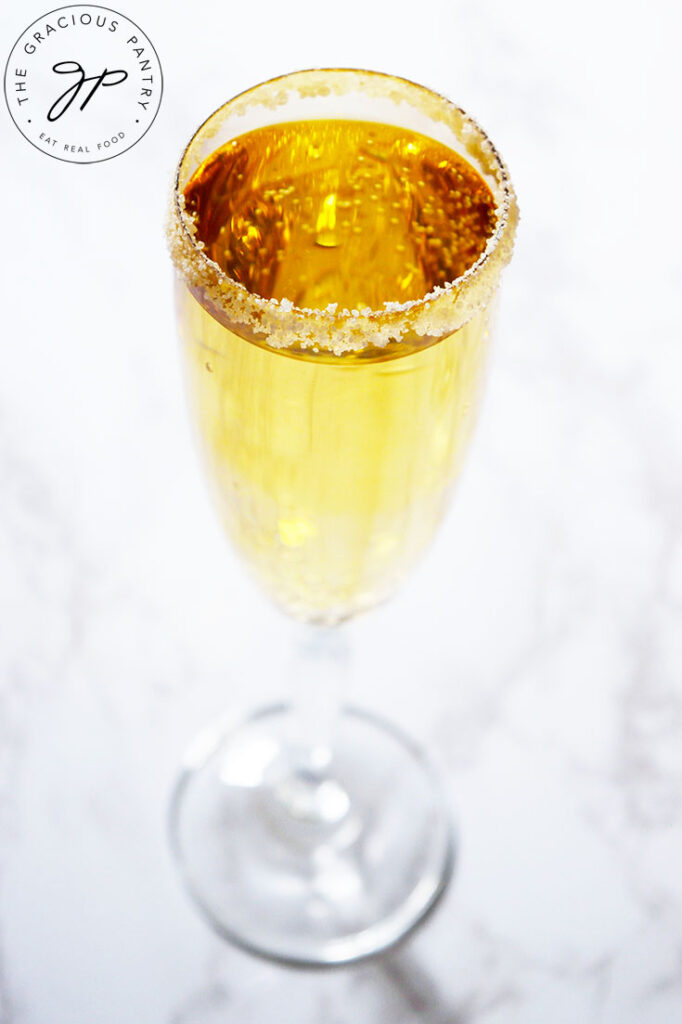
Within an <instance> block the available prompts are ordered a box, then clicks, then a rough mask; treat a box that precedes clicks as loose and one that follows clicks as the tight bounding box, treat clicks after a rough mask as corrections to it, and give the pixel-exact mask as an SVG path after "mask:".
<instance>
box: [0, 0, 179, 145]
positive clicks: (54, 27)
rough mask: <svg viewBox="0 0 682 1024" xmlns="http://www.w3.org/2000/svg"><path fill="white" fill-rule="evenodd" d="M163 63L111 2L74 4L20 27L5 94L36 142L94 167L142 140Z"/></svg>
mask: <svg viewBox="0 0 682 1024" xmlns="http://www.w3.org/2000/svg"><path fill="white" fill-rule="evenodd" d="M162 92H163V76H162V73H161V64H160V63H159V58H158V56H157V54H156V50H155V49H154V47H153V46H152V44H151V42H150V40H149V38H148V37H147V36H146V35H145V34H144V32H143V31H142V29H141V28H139V27H138V26H137V25H136V24H135V22H134V21H131V20H130V18H126V17H124V15H122V14H118V12H117V11H112V10H111V8H109V7H97V6H95V5H94V4H72V5H70V6H68V7H60V8H58V9H57V10H56V11H50V12H49V13H48V14H44V15H43V16H42V18H38V19H37V20H36V21H34V22H33V24H32V25H29V27H28V28H27V29H26V30H25V32H22V34H21V35H20V36H19V38H18V39H17V41H16V43H15V44H14V46H13V48H12V52H11V53H10V55H9V59H8V61H7V66H6V68H5V98H6V99H7V106H8V107H9V112H10V114H11V116H12V120H13V121H14V123H15V124H16V126H17V128H18V129H19V131H20V132H21V134H22V135H23V136H24V138H26V139H28V141H29V142H30V143H31V145H33V146H35V147H36V149H39V150H41V152H43V153H48V154H49V155H50V156H53V157H55V159H57V160H66V161H67V162H69V163H74V164H93V163H97V162H98V161H100V160H110V159H111V158H112V157H114V156H119V155H120V154H121V153H125V152H126V150H128V149H130V148H131V146H134V145H135V143H136V142H139V141H140V139H141V138H142V136H143V135H145V134H146V133H147V132H148V131H149V129H150V128H151V125H152V122H153V121H154V118H155V117H156V114H157V112H158V109H159V105H160V103H161V94H162Z"/></svg>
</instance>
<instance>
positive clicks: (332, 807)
mask: <svg viewBox="0 0 682 1024" xmlns="http://www.w3.org/2000/svg"><path fill="white" fill-rule="evenodd" d="M348 663H349V657H348V642H347V637H346V634H345V630H344V629H343V627H341V626H314V625H303V626H301V627H299V632H298V636H297V637H296V643H295V647H294V653H293V658H292V661H291V664H290V671H289V685H290V693H291V700H292V712H293V714H292V717H291V731H290V737H289V754H288V762H289V763H288V770H287V772H286V774H285V777H284V778H283V779H282V781H281V783H280V784H279V786H278V792H277V796H278V799H279V800H280V802H281V803H283V804H284V805H285V807H286V809H287V811H288V812H289V814H291V815H292V816H294V817H296V818H299V819H304V820H305V821H307V822H309V823H312V824H318V825H320V826H325V827H329V826H334V825H337V824H339V823H340V822H341V821H342V820H343V819H344V818H345V817H346V815H347V813H348V810H349V806H350V801H349V798H348V795H347V793H346V792H345V790H344V789H343V787H342V786H341V785H340V784H339V782H338V781H337V780H336V779H335V778H334V733H335V729H336V726H337V724H338V717H339V715H338V712H339V705H340V701H341V694H342V691H343V689H344V684H345V680H346V676H347V673H348Z"/></svg>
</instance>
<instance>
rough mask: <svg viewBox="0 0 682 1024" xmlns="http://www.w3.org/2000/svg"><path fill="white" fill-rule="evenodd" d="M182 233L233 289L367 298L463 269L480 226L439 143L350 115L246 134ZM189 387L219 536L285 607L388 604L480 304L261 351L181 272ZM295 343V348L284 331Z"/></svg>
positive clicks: (226, 153) (453, 467)
mask: <svg viewBox="0 0 682 1024" xmlns="http://www.w3.org/2000/svg"><path fill="white" fill-rule="evenodd" d="M185 197H186V202H187V208H188V209H189V210H191V211H192V212H193V213H194V216H195V222H196V224H197V238H198V239H200V240H201V241H203V242H204V244H205V248H206V250H207V252H208V254H209V255H210V257H211V258H212V259H213V260H215V262H216V263H218V264H219V265H220V266H221V267H222V268H223V269H224V270H225V271H226V272H227V273H228V274H229V275H230V276H231V277H233V278H235V279H236V280H238V281H241V282H242V283H243V284H244V285H245V286H246V287H247V288H248V289H249V290H250V291H252V292H255V293H257V294H259V295H262V296H264V297H266V298H271V297H275V298H278V299H281V298H287V299H290V300H291V301H292V302H294V304H296V305H298V306H307V307H311V308H325V307H326V306H327V305H328V304H329V303H337V304H338V308H339V309H342V308H344V307H346V308H348V309H359V308H362V307H365V306H369V307H371V308H381V306H382V303H384V302H387V301H390V302H395V301H398V302H404V301H405V300H407V299H416V298H421V297H422V296H423V295H425V294H426V293H427V292H428V291H429V290H431V289H432V288H433V287H434V286H435V285H439V284H444V283H445V282H447V281H449V280H452V279H453V278H454V277H457V276H459V275H460V274H461V273H463V272H464V270H466V269H467V267H469V266H470V265H471V264H472V263H473V262H475V260H476V259H477V258H478V256H479V255H480V254H481V252H482V251H483V249H484V248H485V244H486V240H487V238H488V236H489V235H490V233H491V232H492V231H493V230H494V227H495V203H494V199H493V196H492V194H491V192H490V190H489V188H488V186H487V185H486V184H485V182H484V181H483V180H482V178H481V177H480V176H479V175H478V173H477V172H476V171H475V170H474V169H473V168H472V167H471V166H470V165H469V164H468V163H467V162H466V161H465V160H464V159H463V158H462V157H460V156H458V155H457V154H455V153H454V152H453V151H451V150H449V149H448V148H446V147H445V146H443V145H442V144H440V143H437V142H434V141H433V140H430V139H427V138H426V137H424V136H421V135H418V134H416V133H414V132H411V131H408V130H406V129H401V128H394V127H390V126H388V125H378V124H369V123H364V122H358V121H337V120H334V121H307V122H296V123H290V124H285V125H277V126H275V127H268V128H261V129H257V130H255V131H253V132H250V133H248V134H247V135H243V136H241V137H239V138H237V139H234V140H232V141H231V142H229V143H227V144H226V145H225V146H223V147H222V148H221V149H219V150H217V151H216V152H215V153H214V154H213V155H212V156H210V157H209V158H208V159H207V160H206V161H205V162H204V164H203V165H202V166H201V167H200V168H199V169H198V170H197V172H196V173H195V174H194V176H193V177H192V179H191V180H190V182H189V183H188V185H187V187H186V189H185ZM177 301H178V313H179V322H180V332H181V337H182V339H183V342H184V345H185V351H186V355H187V364H188V374H189V384H190V395H191V400H192V404H193V410H194V415H195V418H196V420H197V421H198V425H199V434H200V438H201V442H202V447H203V451H204V455H205V458H206V461H207V463H208V467H209V474H210V476H211V478H212V482H213V484H214V490H215V493H216V495H217V500H218V504H219V507H220V510H221V513H222V516H223V519H224V522H225V524H226V527H227V530H228V532H229V534H230V536H231V538H232V540H233V542H234V543H235V544H236V546H237V548H238V549H239V550H240V552H241V553H242V555H243V556H244V557H245V558H246V560H247V562H248V563H249V564H250V566H251V567H252V569H253V570H255V572H256V574H257V576H258V577H259V579H260V580H261V582H262V583H263V585H264V586H265V587H266V589H267V590H268V591H269V593H270V594H271V595H272V596H273V597H274V598H275V600H277V601H278V603H280V604H281V605H283V606H284V607H285V608H287V609H288V610H289V611H291V612H292V613H294V614H296V615H298V616H300V617H304V618H307V619H311V620H313V621H321V622H333V621H337V620H338V619H341V618H344V617H346V616H348V615H350V614H353V613H354V612H357V611H359V610H361V609H363V608H367V607H370V606H371V605H373V604H375V603H376V602H377V601H379V600H382V599H383V598H384V597H386V596H388V595H389V594H390V593H391V591H392V590H393V589H394V588H395V586H396V585H397V584H398V582H399V581H400V579H401V578H402V576H403V575H404V574H405V572H406V571H407V569H408V568H409V567H410V565H411V564H412V562H413V561H414V559H415V558H416V556H417V555H418V554H419V553H420V551H421V550H422V549H423V548H424V546H425V544H426V543H427V542H428V541H429V540H430V538H431V536H432V535H433V532H434V530H435V528H436V526H437V524H438V521H439V520H440V518H441V515H442V513H443V511H444V507H445V503H446V498H447V493H448V490H449V487H450V484H451V482H452V480H453V479H454V477H455V475H456V473H457V470H458V468H459V466H460V463H461V460H462V456H463V454H464V449H465V446H466V442H467V440H468V437H469V434H470V431H471V427H472V425H473V423H472V421H473V416H474V413H475V407H476V399H477V396H478V393H479V389H480V385H481V377H482V370H483V364H484V354H485V348H486V340H487V337H488V313H487V311H482V312H480V313H478V314H477V315H476V316H475V317H474V318H473V319H472V320H471V321H469V323H468V324H467V325H466V326H465V327H463V328H461V329H460V330H459V331H457V332H456V333H454V334H452V335H450V336H449V337H447V338H444V339H442V340H440V341H437V342H435V343H433V344H430V345H429V346H428V347H418V346H417V345H414V346H410V345H409V344H406V343H404V342H403V343H401V344H400V345H397V344H396V345H394V346H390V347H389V348H388V349H385V350H382V349H378V348H371V349H368V350H365V351H363V352H360V353H357V352H356V353H353V352H349V353H345V354H343V355H332V354H330V353H323V352H320V353H313V352H307V353H303V354H302V353H300V352H293V351H287V350H282V349H279V350H275V349H269V348H267V347H266V346H265V345H261V344H257V343H255V342H253V341H249V340H246V339H245V338H243V337H240V336H239V334H237V333H236V332H235V331H233V330H230V329H228V328H227V327H226V326H224V324H222V323H220V322H219V321H218V320H216V319H215V318H214V317H213V316H212V315H211V313H210V312H209V311H208V310H207V309H206V308H204V306H203V305H202V304H201V302H200V301H198V299H197V298H195V296H194V294H192V293H191V292H190V291H189V290H188V289H187V287H186V286H185V285H184V284H183V283H182V282H181V281H178V287H177ZM292 340H293V339H292Z"/></svg>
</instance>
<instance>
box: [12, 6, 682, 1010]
mask: <svg viewBox="0 0 682 1024" xmlns="http://www.w3.org/2000/svg"><path fill="white" fill-rule="evenodd" d="M120 2H121V3H123V0H120ZM47 9H49V5H48V4H47V3H38V4H36V3H35V2H33V0H31V2H30V3H21V4H20V3H19V2H18V0H14V2H9V3H5V4H3V6H2V12H1V13H0V48H4V51H5V53H9V50H10V48H11V47H12V45H13V43H14V40H15V38H16V37H17V36H18V35H19V33H20V32H21V31H23V29H24V28H25V27H26V25H27V24H28V23H29V22H30V21H32V20H33V19H34V18H36V17H38V16H39V15H41V14H43V13H45V12H46V10H47ZM675 10H676V9H675V7H674V6H673V5H672V4H670V5H668V6H665V5H663V4H661V3H658V4H656V3H649V4H645V3H640V4H636V3H623V4H616V3H615V2H614V3H605V2H602V3H598V2H592V3H586V2H582V0H579V2H575V3H570V4H568V3H567V4H560V5H557V4H551V3H545V2H540V0H521V2H516V3H510V2H509V0H504V2H497V3H493V2H485V0H482V2H477V0H467V2H460V0H457V2H451V3H447V4H439V3H429V4H391V5H388V4H379V3H371V2H370V0H364V2H360V0H347V2H344V3H343V4H337V5H325V4H322V3H319V2H317V3H314V2H309V3H304V2H301V0H299V2H296V0H288V2H287V3H267V2H260V3H255V2H254V3H243V2H242V3H237V2H236V0H234V2H230V0H224V2H221V3H217V2H215V3H209V2H208V0H186V2H185V3H182V4H180V3H176V2H164V3H161V2H160V0H159V2H152V0H146V2H142V0H126V5H125V7H124V8H123V12H124V13H125V14H126V15H128V16H129V17H130V18H132V19H133V20H134V21H136V22H138V23H139V24H140V25H141V27H142V28H143V29H144V31H145V32H147V33H148V35H149V36H150V38H151V40H152V41H153V43H154V45H155V47H156V49H157V51H158V54H159V56H160V59H161V62H162V65H163V68H164V72H165V93H164V99H163V102H162V106H161V110H160V113H159V115H158V118H157V120H156V123H155V124H154V126H153V127H152V129H151V131H150V132H149V134H148V135H147V136H146V137H145V138H144V139H143V140H142V142H140V143H139V145H137V146H136V147H135V148H134V149H132V150H131V151H130V152H128V153H127V154H125V155H123V156H121V157H120V158H118V159H116V160H112V161H110V162H108V163H102V164H96V165H91V166H85V167H83V166H73V165H70V164H62V163H59V162H57V161H55V160H51V159H49V158H48V157H46V156H45V155H43V154H41V153H39V152H37V151H36V150H35V149H33V148H31V146H30V145H29V144H28V143H27V142H26V141H25V140H24V139H23V138H22V137H21V135H20V134H19V132H18V131H17V130H16V128H15V127H14V125H13V124H12V122H11V120H10V118H9V115H8V114H7V112H6V111H4V112H2V113H0V146H1V152H2V175H3V193H2V194H3V197H4V202H3V213H2V216H3V230H2V277H1V280H2V286H3V302H2V313H3V318H2V324H3V331H2V360H1V364H0V365H1V372H0V401H1V405H0V698H1V701H2V703H1V707H0V1021H1V1022H2V1024H16V1022H20V1024H218V1022H221V1024H222V1022H232V1021H234V1022H235V1024H249V1022H259V1024H260V1022H269V1021H279V1022H282V1021H283V1022H289V1021H291V1022H292V1024H313V1022H315V1024H317V1022H320V1024H323V1022H324V1024H346V1022H348V1024H351V1022H352V1024H365V1022H375V1021H376V1022H381V1024H383V1022H386V1024H389V1022H390V1024H407V1022H409V1024H416V1022H418V1021H419V1022H427V1024H469V1022H474V1021H475V1022H476V1024H478V1022H479V1021H480V1022H485V1024H577V1022H581V1024H583V1022H591V1021H599V1022H608V1024H672V1022H673V1021H676V1020H678V1019H680V1018H681V1017H682V871H681V870H680V868H681V865H682V683H681V669H682V634H681V631H680V610H681V608H682V535H681V532H680V529H681V524H682V502H681V497H682V495H681V489H682V474H681V472H680V470H681V463H682V458H681V456H682V425H681V423H680V391H681V381H682V377H681V373H682V353H681V351H680V331H679V320H680V318H679V312H678V310H679V290H680V285H681V284H682V274H681V273H680V270H681V267H680V256H679V244H680V243H679V238H680V227H681V225H680V213H679V210H680V202H679V175H680V172H679V164H680V157H681V155H682V154H681V148H680V140H679V130H678V125H679V100H680V95H681V92H680V82H679V77H678V74H677V71H676V64H677V63H678V60H679V57H678V43H679V26H678V24H677V23H676V19H675V18H674V16H673V15H674V13H675ZM3 60H4V57H3ZM310 66H357V67H367V68H371V69H376V70H383V71H388V72H393V73H395V74H399V75H402V76H404V77H407V78H412V79H415V80H416V81H420V82H423V83H424V84H425V85H428V86H431V87H432V88H435V89H436V90H438V91H440V92H443V93H445V94H447V95H448V96H450V97H452V98H453V99H454V100H456V101H457V102H458V103H459V104H460V105H462V106H463V107H465V109H467V110H469V111H471V113H472V114H474V116H475V117H477V118H478V119H479V120H480V122H481V124H482V125H483V126H484V127H485V128H486V130H487V131H488V132H489V134H490V135H491V136H492V138H493V139H494V140H495V142H496V144H497V145H498V146H499V148H500V150H501V152H502V154H503V156H504V158H505V159H506V161H507V162H508V164H509V167H510V169H511V172H512V177H513V180H514V182H515V185H516V188H517V191H518V195H519V200H520V205H521V210H522V222H521V226H520V230H519V235H518V245H517V250H516V255H515V258H514V262H513V264H512V266H511V267H510V268H509V270H508V272H507V275H506V278H505V282H504V289H503V302H502V309H501V316H500V330H499V337H498V344H497V350H496V354H495V361H494V367H493V371H492V374H491V380H490V386H489V389H488V394H487V399H486V403H485V409H484V414H483V417H482V422H481V425H480V429H479V432H478V435H477V438H476V440H475V443H474V445H473V447H472V451H471V457H470V459H469V462H468V465H467V469H466V472H465V474H464V476H463V478H462V482H461V486H460V488H459V491H458V494H457V497H456V501H455V502H454V504H453V508H452V511H451V513H450V515H449V517H448V520H447V521H446V523H445V525H444V527H443V529H442V531H441V533H440V535H439V537H438V539H437V541H436V543H435V545H434V546H433V548H432V549H431V551H430V553H429V555H428V556H427V558H426V559H425V560H424V562H423V564H422V565H421V566H420V568H419V569H418V571H417V572H416V573H415V574H414V576H413V578H412V579H411V580H410V581H409V583H408V584H407V585H406V586H405V588H404V590H403V591H402V593H401V594H400V595H399V596H398V597H397V598H396V599H395V600H394V601H393V602H392V603H390V604H389V605H387V606H386V607H385V608H382V609H380V610H378V611H376V612H374V613H372V614H371V615H368V616H367V617H366V618H364V619H361V620H359V621H358V622H357V623H356V624H355V625H354V626H353V628H352V634H353V636H352V639H353V643H354V648H355V656H354V666H353V674H352V679H351V682H350V687H351V696H352V697H353V698H354V699H356V700H357V699H359V700H362V702H364V703H365V705H368V706H371V707H374V708H376V709H379V710H381V711H383V712H385V713H387V714H389V715H390V716H391V717H392V718H393V719H394V720H396V721H398V722H401V723H403V724H404V725H406V726H408V727H409V728H410V730H411V731H412V732H413V733H414V734H415V735H417V736H418V737H419V738H421V739H422V740H423V741H424V742H425V743H426V744H427V745H428V746H429V748H430V749H431V750H432V751H433V753H434V755H436V756H437V757H438V758H440V760H441V762H442V763H443V764H444V766H445V768H446V771H447V773H448V780H449V786H450V791H451V794H452V800H453V804H454V805H456V806H457V808H458V814H459V820H460V825H461V829H462V834H463V837H464V838H463V845H462V850H461V857H460V861H459V867H458V874H457V878H456V883H455V885H454V886H453V887H452V889H451V891H450V893H449V894H448V896H447V898H446V900H445V902H444V904H443V905H442V907H441V909H440V910H439V912H438V913H437V915H436V916H435V917H434V918H433V919H432V920H431V921H430V922H429V923H428V925H427V926H426V927H425V928H424V930H423V931H422V932H421V933H420V934H419V935H418V936H417V937H416V938H415V939H414V941H413V942H412V943H411V944H410V945H409V946H408V947H406V948H405V949H404V950H402V951H399V952H397V953H395V954H392V955H391V956H389V957H387V958H386V959H384V960H382V961H378V962H375V963H370V964H368V965H365V966H361V967H356V968H353V969H350V970H346V971H341V972H334V973H331V974H329V973H322V974H309V973H305V972H288V971H286V970H284V969H282V968H280V967H275V966H272V965H269V964H265V963H261V962H258V961H256V960H253V959H250V958H248V957H246V956H245V955H244V954H242V953H239V952H237V951H235V950H233V949H231V948H230V947H228V946H225V945H223V944H222V943H221V942H220V941H219V940H218V939H217V938H215V937H214V936H213V935H212V934H210V933H209V932H208V930H207V929H206V928H205V926H204V925H203V923H201V921H200V920H199V919H198V917H197V916H196V915H195V913H194V911H193V909H192V908H191V907H190V906H189V905H188V903H187V901H186V899H185V897H184V895H183V894H182V892H181V890H180V886H179V884H178V881H177V879H176V877H175V874H174V871H173V868H172V865H171V863H170V857H169V854H168V852H167V847H166V837H165V806H166V799H167V796H168V792H169V789H170V786H171V784H172V780H173V777H174V773H175V771H176V768H177V765H178V763H179V760H180V757H181V754H182V750H183V747H184V745H185V743H186V741H187V740H188V738H189V737H190V736H191V735H192V734H193V732H194V731H195V730H196V729H197V728H199V727H200V726H202V725H203V724H205V723H206V722H207V721H210V720H211V719H212V718H214V717H215V716H216V715H217V714H218V713H219V712H221V711H222V710H223V709H224V708H225V707H231V708H236V709H240V708H243V709H246V708H249V707H252V706H253V705H254V704H257V703H261V702H264V701H266V700H269V699H271V698H273V697H276V696H278V695H281V690H280V685H281V681H282V674H283V671H282V666H283V664H284V663H285V660H286V658H287V652H288V647H289V640H290V633H291V627H290V624H289V623H288V622H287V621H286V620H285V619H284V618H283V617H282V616H280V615H279V613H277V612H276V611H274V610H272V609H271V608H270V607H269V605H268V604H267V602H266V600H265V599H264V598H263V597H262V596H261V594H260V593H259V592H258V591H257V590H256V589H255V588H254V587H253V586H252V584H251V583H250V582H249V581H248V580H247V578H246V577H245V575H244V573H243V571H242V569H241V568H240V566H239V564H238V562H237V560H236V558H235V556H234V555H233V554H232V552H231V551H230V549H229V548H228V546H227V544H226V543H225V542H224V540H223V538H222V536H221V534H220V531H219V529H218V526H217V525H216V522H215V521H214V518H213V513H212V511H211V509H210V507H209V504H208V500H207V498H206V496H205V491H204V485H203V481H202V479H201V476H200V473H199V469H198V466H197V464H196V462H195V458H194V454H193V452H192V449H191V445H190V439H189V430H188V425H187V422H186V416H185V409H184V404H183V394H182V381H181V378H180V372H179V358H178V351H177V345H176V341H175V336H174V325H173V315H172V306H171V294H170V283H171V270H170V266H169V262H168V259H167V256H166V253H165V247H164V240H163V220H164V207H165V202H166V196H167V190H168V187H169V184H170V179H171V174H172V169H173V167H174V165H175V163H176V161H177V158H178V155H179V152H180V150H181V148H182V147H183V145H184V143H185V142H186V141H187V139H188V138H189V136H190V134H191V133H192V131H193V130H194V128H195V127H196V126H197V125H198V123H199V122H200V121H201V120H203V119H204V117H205V116H206V115H207V114H208V113H209V112H210V111H212V110H213V109H214V108H215V107H217V106H218V105H219V104H220V103H221V102H223V101H224V100H225V99H227V98H228V97H230V96H232V95H233V94H235V93H236V92H239V91H241V90H242V89H244V88H247V87H249V86H250V85H252V84H255V83H256V82H258V81H261V80H262V79H265V78H269V77H272V76H274V75H277V74H280V73H284V72H286V71H290V70H294V69H297V68H303V67H310Z"/></svg>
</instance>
